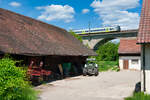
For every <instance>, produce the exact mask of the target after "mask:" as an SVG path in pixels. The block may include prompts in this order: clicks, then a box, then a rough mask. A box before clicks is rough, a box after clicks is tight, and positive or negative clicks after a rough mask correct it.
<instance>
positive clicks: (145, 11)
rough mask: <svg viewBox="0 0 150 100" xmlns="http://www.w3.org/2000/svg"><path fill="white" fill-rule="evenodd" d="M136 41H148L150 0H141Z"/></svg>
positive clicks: (149, 38)
mask: <svg viewBox="0 0 150 100" xmlns="http://www.w3.org/2000/svg"><path fill="white" fill-rule="evenodd" d="M137 43H150V0H143V8H142V12H141V19H140V25H139V33H138V38H137Z"/></svg>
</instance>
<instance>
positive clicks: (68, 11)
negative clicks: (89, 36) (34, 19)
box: [36, 4, 75, 23]
mask: <svg viewBox="0 0 150 100" xmlns="http://www.w3.org/2000/svg"><path fill="white" fill-rule="evenodd" d="M36 9H38V10H44V11H42V12H41V15H40V16H38V19H41V20H46V21H52V20H63V21H64V22H66V23H68V22H71V21H73V19H74V14H75V11H74V8H72V7H71V6H69V5H64V6H63V5H53V4H52V5H49V6H43V7H37V8H36Z"/></svg>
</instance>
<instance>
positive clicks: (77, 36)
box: [69, 30, 82, 42]
mask: <svg viewBox="0 0 150 100" xmlns="http://www.w3.org/2000/svg"><path fill="white" fill-rule="evenodd" d="M69 33H70V34H72V35H73V36H74V37H75V38H77V39H78V40H79V41H80V42H82V37H81V36H79V35H78V34H76V33H75V32H73V31H72V30H70V31H69Z"/></svg>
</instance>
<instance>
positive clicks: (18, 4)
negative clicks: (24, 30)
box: [9, 1, 21, 7]
mask: <svg viewBox="0 0 150 100" xmlns="http://www.w3.org/2000/svg"><path fill="white" fill-rule="evenodd" d="M9 5H10V6H12V7H20V6H21V3H19V2H15V1H13V2H11V3H9Z"/></svg>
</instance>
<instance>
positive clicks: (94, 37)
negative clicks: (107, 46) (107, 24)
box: [79, 30, 138, 50]
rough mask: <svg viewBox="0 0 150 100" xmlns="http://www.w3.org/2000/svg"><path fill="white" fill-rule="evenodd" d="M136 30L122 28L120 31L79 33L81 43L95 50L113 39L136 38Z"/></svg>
mask: <svg viewBox="0 0 150 100" xmlns="http://www.w3.org/2000/svg"><path fill="white" fill-rule="evenodd" d="M137 33H138V30H124V31H120V32H104V33H100V32H99V33H87V34H79V35H80V36H82V38H83V44H84V45H88V46H89V47H90V48H91V49H93V50H97V49H98V47H99V46H100V45H102V44H104V43H106V42H108V41H111V40H113V39H121V38H136V37H137Z"/></svg>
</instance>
